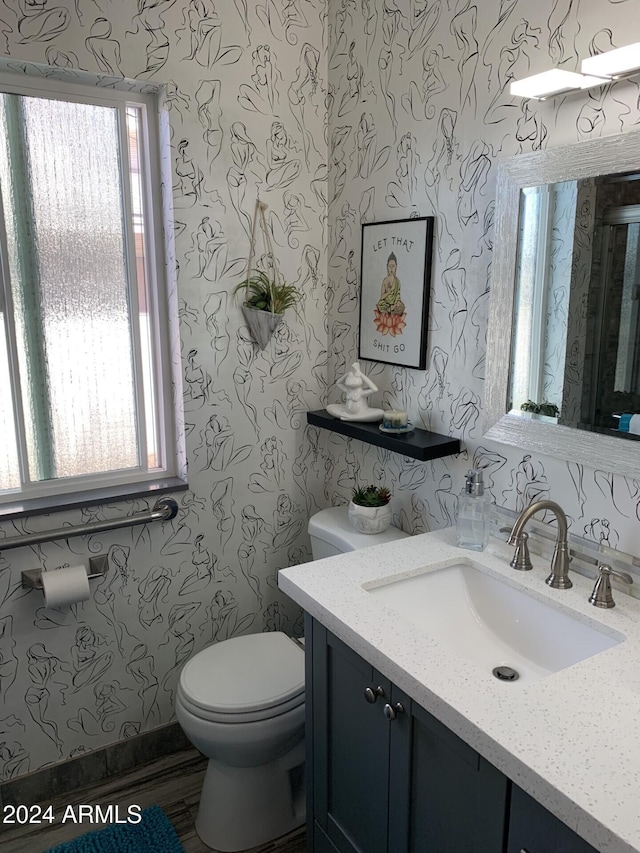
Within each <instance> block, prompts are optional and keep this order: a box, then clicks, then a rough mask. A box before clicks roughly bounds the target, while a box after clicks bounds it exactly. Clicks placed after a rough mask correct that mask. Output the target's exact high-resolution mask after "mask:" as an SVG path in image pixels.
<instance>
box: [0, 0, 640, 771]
mask: <svg viewBox="0 0 640 853" xmlns="http://www.w3.org/2000/svg"><path fill="white" fill-rule="evenodd" d="M637 12H638V3H637V0H538V2H537V3H531V2H525V0H483V2H482V4H480V3H479V2H478V0H476V2H475V3H474V2H472V0H385V2H382V0H331V2H324V0H256V2H252V3H248V2H246V0H234V2H229V0H227V2H221V0H137V2H136V3H131V2H128V0H39V2H38V3H33V2H27V0H7V2H5V3H4V4H3V6H2V9H1V10H0V53H1V54H2V55H3V56H4V64H5V67H6V68H8V69H10V70H11V69H12V70H13V71H15V72H17V73H20V74H24V73H25V72H26V73H28V74H30V75H35V76H36V77H37V75H46V76H54V75H58V76H60V77H64V78H66V79H69V80H72V81H74V80H75V81H77V79H78V78H79V76H80V75H81V73H86V74H90V75H94V77H95V79H96V83H98V82H99V84H100V85H115V82H114V80H115V81H117V80H119V81H120V85H122V86H124V87H126V86H129V85H131V84H130V83H128V82H127V81H130V80H135V81H136V82H137V84H138V85H141V86H142V87H143V88H146V89H147V90H148V91H156V90H157V89H158V88H160V90H161V101H162V114H161V134H162V144H163V151H164V153H163V161H162V169H163V184H164V192H165V203H166V202H167V201H168V200H169V198H170V199H171V202H172V213H171V216H172V219H171V221H170V223H169V226H168V228H167V230H166V233H165V242H166V244H167V246H168V263H169V268H170V271H171V273H172V284H171V298H172V299H174V300H175V304H176V306H177V315H178V316H177V323H176V327H175V329H174V330H173V332H174V335H173V337H174V349H173V350H172V359H173V363H174V365H176V366H179V373H180V375H181V379H182V381H181V383H178V384H177V385H176V388H175V393H176V394H177V395H181V396H182V399H183V404H184V408H183V415H182V416H181V422H180V424H179V426H180V430H181V433H182V434H183V436H184V442H185V447H186V460H185V462H186V469H187V476H188V483H189V489H188V490H187V491H183V492H176V493H175V498H176V500H177V501H178V504H179V511H178V514H177V516H176V517H175V518H174V519H172V520H171V521H168V522H155V523H153V524H148V525H141V526H139V527H132V528H123V529H120V530H118V531H113V532H107V533H103V534H94V535H91V536H85V537H78V538H72V539H69V540H58V541H55V542H48V543H43V544H41V545H37V546H31V547H23V548H19V549H14V550H8V551H5V552H3V551H2V550H1V547H0V637H1V642H0V781H6V780H9V779H15V778H16V777H19V776H22V775H23V774H26V773H28V772H32V771H35V770H38V769H39V768H42V767H44V766H45V765H51V764H55V763H57V762H61V761H64V760H66V759H69V758H71V757H73V756H77V755H81V754H86V753H90V752H91V751H93V750H96V749H100V748H102V747H105V746H106V745H108V744H111V743H114V742H117V741H119V740H124V739H126V738H130V737H132V736H135V735H136V734H139V733H142V732H147V731H150V730H152V729H154V728H156V727H158V726H161V725H164V724H167V723H170V722H172V721H173V720H174V715H173V701H174V697H175V690H176V684H177V678H178V673H179V671H180V668H181V666H182V665H183V664H184V662H185V661H186V660H187V658H188V657H189V656H190V655H191V654H192V653H194V652H196V651H198V650H199V649H201V648H203V647H204V646H205V645H206V644H208V643H211V642H215V641H220V640H224V639H227V638H229V637H232V636H234V635H237V634H239V633H243V632H248V631H267V630H284V631H287V632H290V633H295V634H300V633H301V631H302V614H301V612H300V611H299V609H298V608H297V607H295V606H294V605H293V604H292V603H291V602H289V601H288V600H287V599H286V597H285V596H283V595H282V594H281V593H280V592H279V590H278V587H277V574H278V570H279V569H280V568H282V567H285V566H288V565H293V564H298V563H301V562H304V561H307V560H309V559H310V558H311V552H310V543H309V539H308V536H307V532H306V529H307V521H308V518H309V516H310V515H311V514H313V513H314V512H316V511H318V510H320V509H323V508H325V507H327V506H329V505H332V504H338V503H346V502H347V501H348V499H349V496H350V492H351V488H352V487H353V485H354V483H355V482H356V481H360V482H363V481H366V482H369V481H376V480H379V479H384V480H385V482H386V484H387V485H388V486H389V487H390V489H391V491H392V493H393V512H394V523H395V524H397V525H400V526H402V528H403V529H405V530H407V531H409V532H411V533H421V532H424V531H427V530H433V529H436V528H441V527H445V526H447V525H451V524H453V523H455V518H456V511H457V501H458V494H459V492H460V490H461V488H462V486H463V481H464V473H465V472H466V470H467V469H468V468H469V467H471V466H473V467H481V468H483V469H484V472H485V478H484V479H485V482H486V484H487V490H488V492H489V494H490V496H491V499H492V500H494V501H495V502H496V503H497V504H498V505H500V506H503V507H506V508H508V509H510V510H513V511H519V510H521V509H523V507H525V506H526V505H527V504H528V503H529V502H530V501H531V500H534V499H538V498H548V497H551V498H553V499H554V500H556V501H558V502H559V503H560V504H561V505H562V506H563V508H564V509H565V510H566V512H567V515H568V516H569V520H570V524H571V531H572V532H573V533H577V534H579V535H581V536H584V537H586V538H588V539H590V540H591V541H595V542H605V543H607V544H610V545H612V546H614V547H618V548H620V549H622V550H625V551H628V552H636V553H637V543H638V529H639V528H638V523H639V518H640V512H639V507H640V472H638V477H637V478H636V477H622V476H613V475H612V474H611V473H610V472H608V471H606V470H593V469H590V468H588V467H586V466H582V465H578V464H575V463H568V462H566V461H563V460H557V459H551V458H549V457H545V456H543V455H539V454H535V453H532V452H529V451H527V450H526V449H524V450H520V449H517V448H515V447H507V446H501V445H498V444H495V443H490V442H487V441H484V440H483V438H482V433H483V427H482V413H483V398H484V379H485V349H486V330H487V315H488V310H489V294H490V283H491V265H492V250H493V247H494V229H493V219H494V211H495V207H496V172H497V165H498V161H499V159H500V158H502V157H508V156H512V155H515V154H518V153H524V152H531V151H537V150H540V149H544V148H550V147H554V146H559V145H565V144H569V143H574V142H578V141H580V140H583V139H594V138H600V137H605V136H609V135H613V134H618V133H637V132H638V130H637V128H638V125H639V124H640V106H639V101H638V94H639V89H638V78H633V79H631V80H627V81H625V80H621V81H614V82H611V83H607V84H606V85H604V86H602V87H599V88H596V89H593V90H589V91H584V92H579V93H578V94H576V95H571V96H563V97H558V98H555V99H552V100H549V101H545V102H535V101H525V100H518V99H514V98H512V97H511V96H510V94H509V84H510V82H511V81H512V80H513V79H514V78H519V77H523V76H527V75H528V74H532V73H535V72H537V71H542V70H544V69H545V68H548V67H551V66H554V65H558V66H560V67H566V68H568V69H569V70H575V68H576V67H578V66H579V61H580V59H581V58H583V57H586V56H588V55H590V54H594V53H597V52H600V51H603V50H607V49H609V48H612V47H620V46H623V45H625V44H628V43H630V42H634V41H640V16H638V14H637ZM96 75H107V77H106V79H103V80H98V78H97V76H96ZM258 195H259V197H260V200H261V201H263V202H264V203H265V204H266V206H267V208H266V212H265V215H266V221H267V226H268V228H269V233H270V237H271V240H272V243H273V246H274V254H275V257H276V260H277V263H278V272H279V274H280V275H281V277H282V278H283V279H284V280H285V281H287V282H288V283H291V284H294V285H295V286H296V287H297V288H299V290H300V291H301V292H302V294H303V298H302V301H301V302H300V304H299V305H298V306H296V308H294V309H290V310H288V311H287V312H286V315H285V319H284V321H283V322H282V323H281V325H280V326H279V327H278V329H277V330H276V332H275V334H274V335H273V337H272V338H271V341H270V342H269V344H268V346H267V348H266V349H265V350H264V351H260V350H259V349H258V347H257V345H256V344H255V343H254V341H253V340H252V338H251V335H250V333H249V330H248V329H247V327H246V325H245V324H244V322H243V318H242V314H241V311H240V306H239V303H238V302H237V300H236V299H235V298H234V297H233V296H232V292H233V288H234V286H235V285H236V284H237V283H238V281H240V280H241V278H242V277H243V276H244V274H245V270H246V260H247V254H248V248H249V237H250V233H251V223H252V214H253V210H254V207H255V202H256V197H257V196H258ZM423 217H433V219H434V235H433V257H432V261H431V265H430V266H431V269H430V273H431V275H430V280H429V284H428V292H427V293H425V299H426V300H427V302H428V305H429V311H428V323H427V328H426V333H427V347H426V363H425V366H424V368H423V369H415V368H409V367H405V366H402V365H401V364H399V363H392V364H388V363H383V362H376V361H373V360H370V361H367V360H366V359H365V358H363V359H362V360H361V366H362V370H363V371H364V372H365V373H366V375H367V376H369V377H370V378H371V380H372V381H373V382H374V383H375V385H376V386H377V387H378V388H379V389H380V390H379V392H378V393H377V394H376V395H374V396H373V397H372V398H371V399H370V401H369V402H370V405H372V406H380V407H391V408H398V409H403V410H407V411H408V412H409V417H410V419H411V420H412V422H413V423H414V424H415V425H416V426H420V427H423V428H425V429H431V430H434V431H436V432H440V433H446V434H452V435H455V436H457V437H459V438H460V439H461V440H462V442H463V447H464V449H463V451H462V452H461V454H460V455H459V456H458V457H447V458H444V459H438V460H434V461H432V462H427V463H419V462H416V461H415V460H411V459H407V458H405V457H403V456H401V455H398V454H394V453H390V452H389V451H385V450H383V449H380V448H375V447H373V446H370V445H367V444H363V443H361V442H359V441H357V440H353V439H347V438H345V437H343V436H339V435H337V434H334V433H330V432H326V431H323V430H319V429H317V428H314V427H308V426H307V424H306V416H305V415H306V412H307V411H308V410H309V409H311V410H313V409H318V408H322V407H323V406H325V405H326V404H327V403H331V402H339V401H340V399H341V394H340V392H339V389H336V387H335V381H336V379H337V378H338V377H341V376H344V374H345V373H346V371H347V370H348V369H349V366H350V365H351V364H353V362H354V361H357V360H358V352H359V347H360V341H359V339H358V330H359V326H360V319H359V317H360V304H359V302H360V292H359V290H360V273H361V270H360V259H361V228H362V224H363V223H365V224H367V223H376V222H386V221H389V220H409V219H412V218H415V219H420V218H423ZM392 251H393V252H394V254H395V256H396V263H397V266H396V270H395V272H396V273H397V279H398V280H399V282H400V286H399V288H398V287H397V286H396V285H395V283H394V281H393V280H392V279H390V283H391V287H390V288H389V289H388V291H387V292H386V293H385V294H382V284H383V280H384V279H385V278H386V276H387V275H391V276H392V275H393V273H392V272H390V271H389V267H390V266H393V262H392V259H391V253H392ZM401 251H402V250H401ZM405 260H406V259H405V258H404V257H403V256H402V254H401V253H400V254H399V253H398V252H397V251H395V250H393V248H392V249H391V250H390V251H389V252H387V253H386V255H385V258H384V262H383V263H382V264H381V265H380V266H379V269H378V271H377V276H376V291H377V292H376V296H375V301H376V303H377V302H379V301H380V300H385V299H386V301H385V302H384V304H383V307H387V308H389V309H390V310H391V311H393V310H398V311H400V312H401V313H399V314H396V315H394V316H398V317H401V316H402V313H405V310H406V311H407V312H408V302H407V298H408V294H407V290H406V284H405V282H407V281H408V275H409V270H407V269H406V263H405ZM267 261H268V259H267V258H264V257H262V256H260V255H259V256H258V257H257V258H256V265H257V267H258V268H265V265H266V263H267ZM409 277H410V275H409ZM398 291H399V292H398ZM400 302H402V303H403V305H404V309H405V310H403V308H402V306H401V305H400ZM387 303H388V304H387ZM391 303H393V304H391ZM371 316H373V308H372V314H371ZM568 322H571V319H570V318H569V321H568ZM407 328H408V327H407ZM396 331H397V330H396ZM508 333H509V330H505V334H508ZM405 335H406V330H403V331H402V334H399V333H398V331H397V333H396V336H395V338H394V337H393V336H389V335H387V336H385V340H386V339H387V338H389V337H390V338H391V340H398V338H403V337H404V336H405ZM170 404H171V401H167V405H170ZM621 452H624V445H623V446H622V447H621ZM152 503H153V501H152V500H151V499H149V500H147V499H142V498H139V499H135V500H126V501H116V500H112V501H110V502H108V503H105V504H102V505H99V506H94V507H90V508H88V509H86V510H80V509H77V510H68V511H65V512H64V513H50V514H49V515H38V516H32V517H30V516H25V517H21V518H19V519H16V520H15V521H12V522H8V521H5V522H3V523H2V524H1V525H0V539H1V538H2V537H4V536H14V535H16V534H18V533H26V532H32V531H37V530H47V529H51V528H57V527H59V526H62V525H68V524H78V523H81V522H84V521H88V520H95V519H98V520H102V519H109V518H118V517H120V516H122V515H123V514H134V513H137V512H140V511H142V510H146V509H149V508H150V507H151V505H152ZM97 554H107V555H108V558H109V569H108V571H107V573H106V574H105V575H104V577H102V578H100V579H99V580H97V581H92V586H91V589H92V594H91V598H90V599H89V600H88V601H86V602H83V603H81V604H76V605H72V606H71V607H68V608H61V609H55V608H50V609H47V608H45V607H44V601H43V598H42V595H41V593H39V592H37V591H27V590H23V589H22V587H21V585H20V572H21V571H22V570H26V569H34V568H39V567H42V568H45V569H54V568H56V567H58V566H63V565H77V564H78V563H84V564H85V565H86V563H87V562H88V558H89V556H93V555H97Z"/></svg>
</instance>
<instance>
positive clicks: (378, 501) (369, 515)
mask: <svg viewBox="0 0 640 853" xmlns="http://www.w3.org/2000/svg"><path fill="white" fill-rule="evenodd" d="M390 500H391V492H390V491H389V489H388V488H387V487H386V486H375V485H373V484H372V485H369V486H355V488H354V489H353V491H352V493H351V502H350V504H349V523H350V524H351V526H352V527H355V529H356V530H358V531H359V532H360V533H371V534H375V533H382V532H383V530H386V529H387V527H389V525H390V524H391V504H390V503H389V501H390Z"/></svg>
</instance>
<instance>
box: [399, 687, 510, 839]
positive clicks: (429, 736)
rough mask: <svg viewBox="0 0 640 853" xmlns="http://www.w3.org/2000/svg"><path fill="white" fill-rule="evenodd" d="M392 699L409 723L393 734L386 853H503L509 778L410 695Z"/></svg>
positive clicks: (400, 695)
mask: <svg viewBox="0 0 640 853" xmlns="http://www.w3.org/2000/svg"><path fill="white" fill-rule="evenodd" d="M393 695H394V701H400V702H401V703H402V704H403V705H404V706H405V707H406V708H407V710H408V711H409V720H410V725H405V726H398V727H397V728H396V729H393V734H392V744H391V750H392V758H391V785H390V804H391V808H390V815H391V817H390V820H391V827H390V845H389V849H390V851H393V853H396V851H398V853H399V851H405V850H409V851H411V853H435V851H437V853H502V851H503V849H504V838H505V818H506V808H507V789H508V780H507V778H506V777H505V776H504V775H503V774H502V773H500V772H499V771H498V770H496V769H495V767H493V766H492V765H491V764H489V763H488V762H486V761H485V760H484V759H483V758H481V757H480V756H479V755H478V753H477V752H475V750H473V749H471V747H470V746H468V745H467V744H466V743H464V741H462V740H461V739H460V738H459V737H458V736H457V735H455V734H454V733H453V732H452V731H450V730H449V729H448V728H447V727H446V726H444V725H443V724H442V723H440V722H438V721H437V720H436V719H435V718H434V717H433V716H432V715H431V714H429V713H428V712H427V711H425V710H424V709H423V708H421V707H420V706H419V705H417V704H416V703H412V702H411V700H410V699H409V697H407V696H403V694H402V693H400V692H399V691H398V690H397V689H394V694H393ZM400 739H404V740H405V743H404V744H403V746H402V747H400V744H399V741H400ZM403 757H404V766H403V760H402V759H403ZM394 795H397V798H398V800H399V802H398V804H397V805H396V803H395V802H394ZM403 808H404V811H405V814H406V828H405V829H404V830H403V828H402V817H401V815H400V814H399V812H400V810H401V809H403Z"/></svg>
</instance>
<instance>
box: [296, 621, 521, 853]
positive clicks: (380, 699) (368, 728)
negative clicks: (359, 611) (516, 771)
mask: <svg viewBox="0 0 640 853" xmlns="http://www.w3.org/2000/svg"><path fill="white" fill-rule="evenodd" d="M306 638H307V640H306V642H307V645H308V647H309V646H310V648H308V653H309V654H308V657H307V660H308V663H309V669H308V670H307V691H308V693H307V712H308V720H307V725H308V729H307V730H308V731H309V732H312V736H311V738H308V755H307V782H308V786H309V790H308V799H307V804H308V810H309V815H308V824H307V828H308V836H307V837H308V839H312V838H313V843H312V844H311V843H310V842H309V844H310V849H311V850H312V851H313V853H335V851H338V853H386V851H393V853H409V851H411V853H503V850H504V840H505V819H506V808H507V792H508V784H509V783H508V780H507V779H506V777H505V776H503V775H502V774H501V773H499V772H498V771H497V770H496V769H495V768H494V767H492V766H491V765H490V764H488V763H487V762H486V761H484V759H482V758H480V756H479V755H478V754H477V753H476V752H475V751H474V750H472V749H471V748H470V747H468V746H467V745H466V744H465V743H464V742H463V741H461V740H460V738H458V737H457V736H456V735H454V734H453V733H452V732H450V731H449V730H448V729H447V728H446V727H445V726H443V725H442V724H441V723H439V722H438V721H437V720H436V719H435V718H434V717H432V716H431V715H430V714H428V713H427V712H426V711H425V710H424V709H423V708H421V707H419V706H418V705H416V703H414V702H412V700H411V699H410V698H409V697H408V696H407V695H405V694H404V693H403V692H402V691H400V690H399V689H398V688H397V687H396V686H394V685H393V684H391V683H390V682H389V680H388V679H387V678H385V677H384V676H382V675H381V674H380V673H379V672H377V671H376V670H375V669H374V668H373V667H372V666H371V665H370V664H368V663H367V662H366V661H365V660H363V658H361V657H360V656H359V655H357V654H356V653H355V652H354V651H353V650H352V649H350V648H349V647H348V646H346V645H345V644H344V643H342V642H341V641H340V640H338V639H337V638H336V637H334V636H333V635H332V634H331V633H330V632H328V631H327V630H326V629H325V628H323V627H322V626H321V625H320V624H319V623H317V622H315V621H314V620H311V619H310V618H308V617H307V625H306ZM310 640H311V642H309V641H310Z"/></svg>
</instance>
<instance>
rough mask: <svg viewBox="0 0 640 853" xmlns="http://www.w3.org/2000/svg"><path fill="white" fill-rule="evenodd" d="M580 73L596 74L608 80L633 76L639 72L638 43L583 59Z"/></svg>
mask: <svg viewBox="0 0 640 853" xmlns="http://www.w3.org/2000/svg"><path fill="white" fill-rule="evenodd" d="M581 71H582V73H583V74H596V75H597V76H599V77H606V78H607V79H608V80H612V79H617V78H619V77H628V76H629V75H630V74H635V73H637V72H638V71H640V42H635V43H634V44H628V45H626V46H625V47H618V48H615V50H608V51H606V53H598V54H596V56H590V57H589V58H588V59H583V60H582V65H581Z"/></svg>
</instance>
